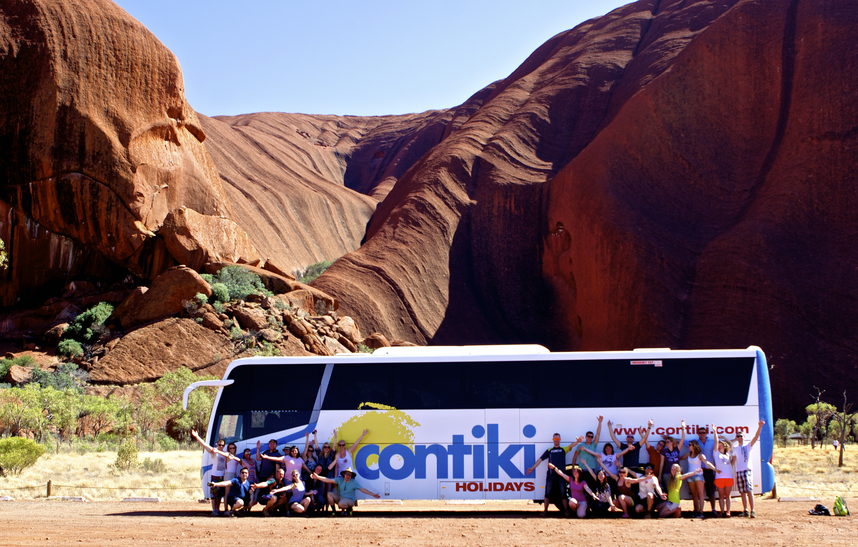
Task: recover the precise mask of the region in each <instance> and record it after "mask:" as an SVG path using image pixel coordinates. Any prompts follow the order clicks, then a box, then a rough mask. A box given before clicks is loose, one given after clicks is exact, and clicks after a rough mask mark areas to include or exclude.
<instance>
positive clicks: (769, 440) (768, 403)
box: [757, 349, 775, 492]
mask: <svg viewBox="0 0 858 547" xmlns="http://www.w3.org/2000/svg"><path fill="white" fill-rule="evenodd" d="M757 389H758V398H759V405H760V407H759V409H760V419H761V420H765V422H766V425H764V426H763V430H762V431H761V432H760V460H761V464H762V465H761V467H760V469H761V474H762V489H763V492H771V490H772V489H773V488H774V487H775V469H774V467H772V464H771V461H772V453H773V451H774V442H775V439H774V425H775V424H774V420H773V419H772V386H771V383H770V382H769V365H768V363H767V362H766V356H765V354H764V353H763V351H762V350H760V349H757Z"/></svg>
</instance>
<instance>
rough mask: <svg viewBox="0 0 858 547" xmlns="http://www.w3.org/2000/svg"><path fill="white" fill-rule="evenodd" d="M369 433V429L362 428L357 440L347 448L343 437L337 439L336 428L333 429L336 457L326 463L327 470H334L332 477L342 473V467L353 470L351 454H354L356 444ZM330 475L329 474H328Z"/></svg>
mask: <svg viewBox="0 0 858 547" xmlns="http://www.w3.org/2000/svg"><path fill="white" fill-rule="evenodd" d="M368 433H369V429H364V430H363V433H361V436H360V437H358V440H356V441H355V442H354V444H353V445H351V446H350V447H349V448H348V449H347V448H346V441H345V440H344V439H340V440H339V441H338V440H337V430H336V429H335V430H334V444H335V445H336V447H337V453H336V455H335V456H336V457H335V458H334V462H333V463H331V464H329V465H328V469H329V470H333V471H334V477H337V476H338V475H342V473H343V469H352V470H354V462H353V461H352V456H354V453H355V450H357V447H358V445H359V444H360V442H361V441H362V440H363V438H364V437H366V436H367V434H368ZM329 476H330V475H329Z"/></svg>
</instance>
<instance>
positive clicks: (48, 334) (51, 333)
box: [42, 323, 69, 346]
mask: <svg viewBox="0 0 858 547" xmlns="http://www.w3.org/2000/svg"><path fill="white" fill-rule="evenodd" d="M68 328H69V324H68V323H60V324H58V325H54V326H53V327H51V328H49V329H48V330H47V331H45V334H43V335H42V339H43V340H44V341H45V343H46V344H48V345H49V346H56V345H57V344H59V343H60V340H62V338H63V334H65V332H66V329H68Z"/></svg>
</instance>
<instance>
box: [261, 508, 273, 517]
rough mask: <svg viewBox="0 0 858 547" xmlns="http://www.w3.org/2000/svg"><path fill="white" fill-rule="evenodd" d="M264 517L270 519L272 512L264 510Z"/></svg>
mask: <svg viewBox="0 0 858 547" xmlns="http://www.w3.org/2000/svg"><path fill="white" fill-rule="evenodd" d="M262 516H263V517H270V516H271V511H269V510H268V509H263V510H262Z"/></svg>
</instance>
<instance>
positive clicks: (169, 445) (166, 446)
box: [156, 432, 179, 452]
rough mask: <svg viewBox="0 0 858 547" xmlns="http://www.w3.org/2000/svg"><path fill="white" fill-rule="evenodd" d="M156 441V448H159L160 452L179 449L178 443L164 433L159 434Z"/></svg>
mask: <svg viewBox="0 0 858 547" xmlns="http://www.w3.org/2000/svg"><path fill="white" fill-rule="evenodd" d="M156 440H157V441H158V446H160V447H161V452H169V451H171V450H178V449H179V442H178V441H177V440H176V439H174V438H172V437H170V436H169V435H167V434H165V433H160V432H159V433H158V436H157V437H156Z"/></svg>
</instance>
